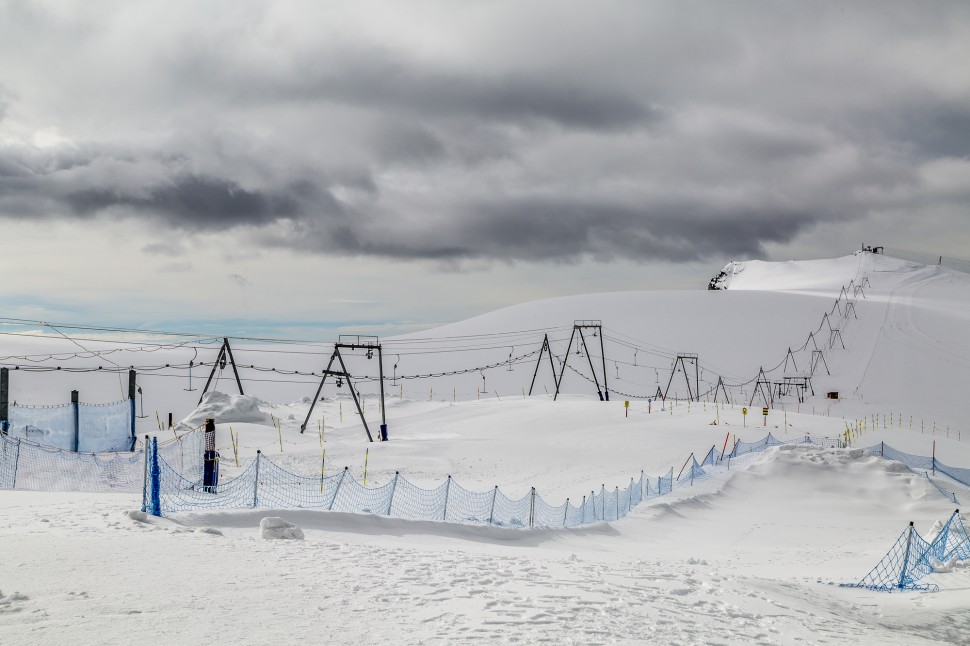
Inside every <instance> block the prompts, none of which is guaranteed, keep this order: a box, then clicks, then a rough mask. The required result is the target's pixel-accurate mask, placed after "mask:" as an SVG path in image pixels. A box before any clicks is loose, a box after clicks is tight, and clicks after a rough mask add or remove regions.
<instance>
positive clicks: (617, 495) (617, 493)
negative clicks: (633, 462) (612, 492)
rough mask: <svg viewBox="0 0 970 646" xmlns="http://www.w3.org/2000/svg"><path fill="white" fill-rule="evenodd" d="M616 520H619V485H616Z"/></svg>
mask: <svg viewBox="0 0 970 646" xmlns="http://www.w3.org/2000/svg"><path fill="white" fill-rule="evenodd" d="M616 519H617V520H620V485H616Z"/></svg>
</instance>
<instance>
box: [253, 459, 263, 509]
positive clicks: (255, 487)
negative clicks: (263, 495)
mask: <svg viewBox="0 0 970 646" xmlns="http://www.w3.org/2000/svg"><path fill="white" fill-rule="evenodd" d="M262 455H263V452H262V451H261V450H259V449H256V476H255V477H254V478H253V509H256V504H257V501H258V500H259V458H260V457H262Z"/></svg>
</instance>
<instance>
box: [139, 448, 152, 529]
mask: <svg viewBox="0 0 970 646" xmlns="http://www.w3.org/2000/svg"><path fill="white" fill-rule="evenodd" d="M150 441H151V440H150V439H149V437H148V436H147V435H146V436H145V448H144V451H145V469H144V471H143V473H142V478H141V510H142V511H145V510H146V509H148V443H149V442H150Z"/></svg>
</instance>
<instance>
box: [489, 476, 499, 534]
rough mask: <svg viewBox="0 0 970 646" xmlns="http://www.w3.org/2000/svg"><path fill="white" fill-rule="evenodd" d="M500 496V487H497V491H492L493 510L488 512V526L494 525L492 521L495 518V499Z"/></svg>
mask: <svg viewBox="0 0 970 646" xmlns="http://www.w3.org/2000/svg"><path fill="white" fill-rule="evenodd" d="M496 496H498V485H495V489H493V490H492V510H491V511H490V512H488V524H489V525H491V524H492V519H493V518H495V498H496Z"/></svg>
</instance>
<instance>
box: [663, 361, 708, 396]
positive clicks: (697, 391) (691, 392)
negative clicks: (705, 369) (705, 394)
mask: <svg viewBox="0 0 970 646" xmlns="http://www.w3.org/2000/svg"><path fill="white" fill-rule="evenodd" d="M688 363H692V364H694V387H693V388H691V384H690V375H689V374H688V373H687V364H688ZM697 363H698V362H697V353H696V352H681V353H678V354H677V358H676V359H674V367H673V370H671V371H670V379H668V380H667V390H665V391H664V399H665V400H666V399H667V395H669V394H670V385H671V384H672V383H673V381H674V375H675V374H677V372H678V371H679V370H683V371H684V380H685V381H686V382H687V398H688V399H690V400H691V401H700V400H701V378H700V369H699V368H698V366H697Z"/></svg>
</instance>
